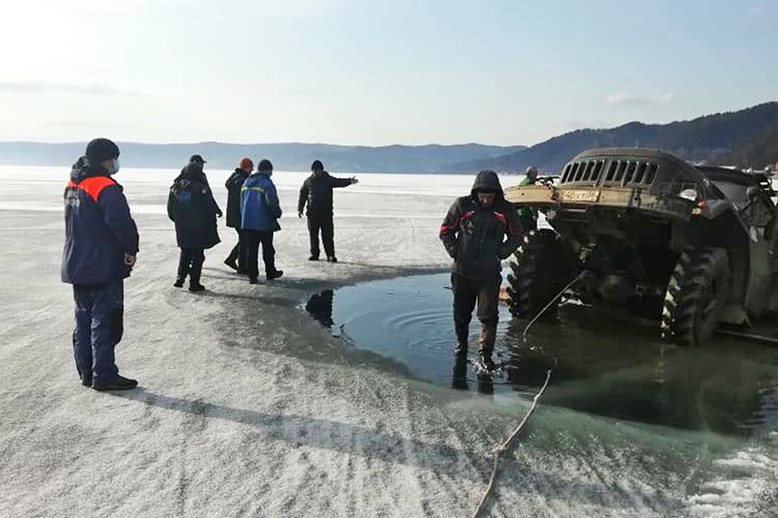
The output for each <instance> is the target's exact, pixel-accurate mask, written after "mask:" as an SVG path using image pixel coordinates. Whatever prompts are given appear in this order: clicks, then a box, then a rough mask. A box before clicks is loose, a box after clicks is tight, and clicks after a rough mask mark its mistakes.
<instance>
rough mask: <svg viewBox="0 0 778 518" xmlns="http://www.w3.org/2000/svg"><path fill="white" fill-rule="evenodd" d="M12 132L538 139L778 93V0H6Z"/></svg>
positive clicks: (7, 119) (2, 80)
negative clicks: (586, 128)
mask: <svg viewBox="0 0 778 518" xmlns="http://www.w3.org/2000/svg"><path fill="white" fill-rule="evenodd" d="M0 10H1V11H0V12H2V13H3V16H2V19H0V48H2V49H3V51H2V52H0V140H4V141H9V140H35V141H43V142H67V141H84V140H89V139H90V138H92V137H94V136H107V137H109V138H113V139H115V140H120V141H136V142H153V143H168V142H178V143H181V142H201V141H220V142H236V143H269V142H323V143H331V144H351V145H388V144H427V143H441V144H455V143H466V142H480V143H484V144H497V145H516V144H523V145H532V144H535V143H538V142H542V141H544V140H546V139H548V138H551V137H554V136H556V135H559V134H562V133H564V132H567V131H572V130H575V129H580V128H584V127H597V128H602V127H613V126H617V125H620V124H623V123H626V122H630V121H634V120H639V121H643V122H659V123H664V122H670V121H673V120H685V119H690V118H694V117H698V116H701V115H706V114H710V113H717V112H723V111H731V110H738V109H742V108H745V107H748V106H752V105H754V104H758V103H761V102H766V101H774V100H778V0H769V1H768V0H754V1H753V2H749V0H733V1H720V0H706V1H703V0H644V1H639V2H638V1H632V0H622V1H615V0H614V1H604V0H589V1H581V0H547V1H537V0H535V1H532V2H529V1H524V0H479V1H458V0H427V1H425V0H392V1H380V0H283V1H271V0H218V1H217V0H99V1H98V0H67V1H63V0H0Z"/></svg>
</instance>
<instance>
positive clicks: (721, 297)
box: [661, 248, 730, 345]
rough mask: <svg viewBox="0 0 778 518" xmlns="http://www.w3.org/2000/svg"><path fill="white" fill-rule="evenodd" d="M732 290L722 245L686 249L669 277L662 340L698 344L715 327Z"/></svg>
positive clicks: (726, 258) (663, 311)
mask: <svg viewBox="0 0 778 518" xmlns="http://www.w3.org/2000/svg"><path fill="white" fill-rule="evenodd" d="M729 293H730V271H729V256H728V255H727V251H726V250H724V249H723V248H687V249H686V250H684V251H683V253H682V254H681V256H680V257H679V258H678V263H677V264H676V265H675V270H673V274H672V275H671V276H670V282H669V283H668V285H667V292H666V293H665V301H664V306H663V308H662V323H661V327H662V340H663V341H665V342H669V343H674V344H677V345H699V344H701V343H703V342H705V341H706V340H708V338H710V337H711V335H712V334H713V331H714V330H715V329H716V325H717V324H718V322H719V320H720V318H721V314H722V312H723V311H724V305H725V304H726V302H727V298H728V297H729Z"/></svg>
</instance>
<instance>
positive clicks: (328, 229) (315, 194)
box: [297, 160, 358, 263]
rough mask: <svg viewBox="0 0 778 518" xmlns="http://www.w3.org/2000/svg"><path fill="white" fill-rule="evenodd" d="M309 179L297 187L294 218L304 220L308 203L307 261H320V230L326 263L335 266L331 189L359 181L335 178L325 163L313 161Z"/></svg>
mask: <svg viewBox="0 0 778 518" xmlns="http://www.w3.org/2000/svg"><path fill="white" fill-rule="evenodd" d="M311 171H312V173H311V176H309V177H308V178H306V179H305V182H303V186H302V187H301V188H300V198H299V199H298V201H297V215H298V216H299V217H301V218H302V217H303V210H304V209H305V204H306V202H307V203H308V234H309V236H310V238H311V256H310V257H309V258H308V260H309V261H318V260H319V231H320V230H321V240H322V242H323V243H324V253H325V254H327V261H329V262H331V263H336V262H338V260H337V259H336V258H335V228H334V225H333V223H332V189H334V188H337V187H348V186H349V185H354V184H355V183H357V182H358V180H357V179H356V177H353V176H352V177H351V178H335V177H333V176H330V174H329V173H328V172H327V171H325V170H324V164H322V163H321V161H319V160H315V161H314V162H313V164H311Z"/></svg>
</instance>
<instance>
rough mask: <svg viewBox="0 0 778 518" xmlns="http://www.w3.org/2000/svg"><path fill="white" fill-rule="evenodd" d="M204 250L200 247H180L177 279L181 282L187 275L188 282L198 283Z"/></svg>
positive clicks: (203, 259) (201, 270)
mask: <svg viewBox="0 0 778 518" xmlns="http://www.w3.org/2000/svg"><path fill="white" fill-rule="evenodd" d="M204 262H205V251H204V250H203V249H202V248H182V249H181V255H180V256H179V258H178V280H180V281H181V282H183V281H184V280H185V279H186V276H187V275H189V284H190V285H197V284H200V275H201V274H202V273H203V263H204Z"/></svg>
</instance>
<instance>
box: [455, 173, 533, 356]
mask: <svg viewBox="0 0 778 518" xmlns="http://www.w3.org/2000/svg"><path fill="white" fill-rule="evenodd" d="M440 239H441V241H443V245H444V246H445V247H446V251H447V252H448V255H450V256H451V258H452V259H454V264H453V266H452V273H451V287H452V289H453V291H454V327H455V330H456V336H457V345H456V347H455V348H454V352H455V354H456V355H457V357H458V358H459V359H464V358H465V357H466V356H467V342H468V335H469V327H470V320H471V318H472V314H473V309H474V308H475V305H476V302H478V319H479V320H480V321H481V335H480V338H479V345H480V348H479V349H480V361H481V364H482V366H483V367H484V368H486V369H487V370H493V369H494V368H495V365H494V362H493V361H492V351H493V350H494V342H495V340H496V337H497V318H498V314H499V313H498V303H499V295H500V283H501V282H502V277H501V275H500V270H501V266H500V263H501V261H502V260H503V259H506V258H507V257H509V256H510V255H511V254H512V253H513V252H514V251H515V250H516V248H518V246H519V244H520V243H521V226H520V223H519V216H518V213H517V212H516V209H515V208H514V207H513V205H511V204H510V203H508V202H507V201H505V197H504V195H503V191H502V186H501V185H500V180H499V178H498V177H497V174H496V173H495V172H494V171H481V172H480V173H478V175H477V176H476V178H475V183H474V184H473V189H472V191H471V192H470V195H469V196H464V197H462V198H459V199H457V201H456V202H454V204H453V205H452V206H451V208H450V209H449V211H448V214H447V215H446V219H445V220H444V221H443V225H442V226H441V227H440Z"/></svg>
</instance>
